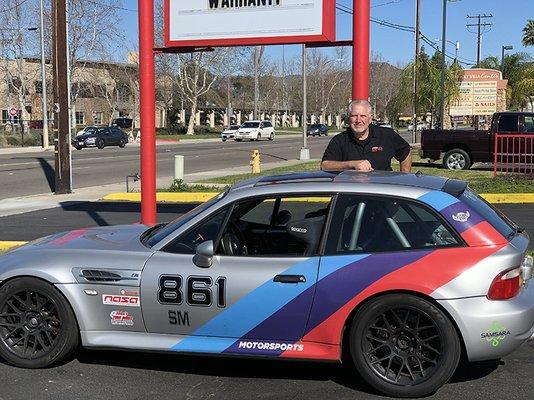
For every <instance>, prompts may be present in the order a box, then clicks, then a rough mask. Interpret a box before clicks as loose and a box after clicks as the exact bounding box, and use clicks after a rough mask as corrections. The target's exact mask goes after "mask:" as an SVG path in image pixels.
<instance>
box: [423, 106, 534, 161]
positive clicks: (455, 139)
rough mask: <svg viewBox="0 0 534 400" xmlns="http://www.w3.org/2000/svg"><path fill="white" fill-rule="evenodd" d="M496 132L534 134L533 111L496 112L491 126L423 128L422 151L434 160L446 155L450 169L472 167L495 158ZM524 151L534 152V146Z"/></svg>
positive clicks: (510, 144)
mask: <svg viewBox="0 0 534 400" xmlns="http://www.w3.org/2000/svg"><path fill="white" fill-rule="evenodd" d="M496 132H499V133H506V134H516V135H534V113H526V112H502V113H495V114H493V118H492V121H491V128H490V129H489V130H461V129H456V130H455V129H449V130H442V129H432V130H423V132H422V134H421V150H420V151H419V155H420V156H421V158H429V159H431V160H433V161H435V160H439V159H440V158H443V167H444V168H447V169H469V168H470V167H471V165H472V164H473V163H475V162H493V160H494V146H495V137H494V134H495V133H496ZM512 145H513V143H512V142H510V143H509V151H510V153H511V152H513V151H514V149H513V146H512ZM517 150H520V149H517ZM523 153H525V154H533V153H532V149H523ZM527 161H529V160H528V158H527ZM530 162H532V159H531V158H530Z"/></svg>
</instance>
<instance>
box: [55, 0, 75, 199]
mask: <svg viewBox="0 0 534 400" xmlns="http://www.w3.org/2000/svg"><path fill="white" fill-rule="evenodd" d="M52 25H53V28H52V43H53V45H52V55H53V57H52V58H53V62H52V68H53V86H54V104H55V107H54V112H56V114H57V115H56V118H55V122H56V123H55V124H54V148H55V149H54V153H55V189H54V190H55V193H56V194H65V193H71V192H72V182H71V173H70V170H71V168H70V156H71V154H70V140H69V138H70V132H69V99H68V96H69V89H68V83H67V74H68V71H67V5H66V0H53V1H52Z"/></svg>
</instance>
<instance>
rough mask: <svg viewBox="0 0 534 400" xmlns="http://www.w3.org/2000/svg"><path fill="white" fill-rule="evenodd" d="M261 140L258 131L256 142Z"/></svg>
mask: <svg viewBox="0 0 534 400" xmlns="http://www.w3.org/2000/svg"><path fill="white" fill-rule="evenodd" d="M260 140H261V133H258V136H256V142H259V141H260Z"/></svg>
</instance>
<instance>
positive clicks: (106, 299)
mask: <svg viewBox="0 0 534 400" xmlns="http://www.w3.org/2000/svg"><path fill="white" fill-rule="evenodd" d="M102 303H103V304H104V305H106V306H126V307H140V300H139V296H124V295H114V294H103V295H102Z"/></svg>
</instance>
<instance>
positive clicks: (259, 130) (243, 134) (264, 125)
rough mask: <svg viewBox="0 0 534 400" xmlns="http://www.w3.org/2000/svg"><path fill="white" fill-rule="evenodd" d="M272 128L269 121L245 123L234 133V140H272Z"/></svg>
mask: <svg viewBox="0 0 534 400" xmlns="http://www.w3.org/2000/svg"><path fill="white" fill-rule="evenodd" d="M274 135H275V133H274V127H273V125H272V124H271V122H270V121H247V122H245V123H244V124H243V125H241V126H240V127H239V129H238V130H237V132H236V133H235V136H234V140H235V141H236V142H240V141H242V140H243V139H249V140H256V141H259V140H261V139H269V140H274Z"/></svg>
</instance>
